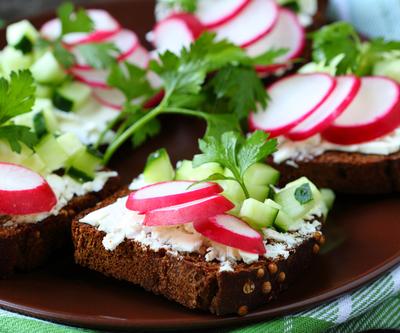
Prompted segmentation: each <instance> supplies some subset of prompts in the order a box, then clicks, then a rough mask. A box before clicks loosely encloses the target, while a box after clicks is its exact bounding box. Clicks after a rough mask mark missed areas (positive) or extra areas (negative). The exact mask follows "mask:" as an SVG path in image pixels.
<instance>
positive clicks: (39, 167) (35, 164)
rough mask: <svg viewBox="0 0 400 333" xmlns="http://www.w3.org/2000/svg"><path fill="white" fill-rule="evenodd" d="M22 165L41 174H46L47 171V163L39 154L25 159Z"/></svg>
mask: <svg viewBox="0 0 400 333" xmlns="http://www.w3.org/2000/svg"><path fill="white" fill-rule="evenodd" d="M22 165H23V166H25V167H27V168H29V169H31V170H33V171H36V172H38V173H40V174H45V171H46V165H45V164H44V162H43V160H42V159H41V158H40V157H39V155H38V154H32V155H31V156H29V157H27V158H26V159H24V160H23V161H22Z"/></svg>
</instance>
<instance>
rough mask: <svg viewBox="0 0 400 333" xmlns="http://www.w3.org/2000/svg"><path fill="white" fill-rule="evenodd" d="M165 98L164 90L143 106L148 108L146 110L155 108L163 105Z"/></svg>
mask: <svg viewBox="0 0 400 333" xmlns="http://www.w3.org/2000/svg"><path fill="white" fill-rule="evenodd" d="M164 96H165V91H164V89H162V90H160V91H159V92H158V93H157V94H155V95H154V96H153V97H151V98H150V99H148V100H147V101H146V102H145V103H144V104H143V106H144V108H146V109H152V108H155V107H156V106H157V105H158V104H160V103H161V101H162V100H163V98H164Z"/></svg>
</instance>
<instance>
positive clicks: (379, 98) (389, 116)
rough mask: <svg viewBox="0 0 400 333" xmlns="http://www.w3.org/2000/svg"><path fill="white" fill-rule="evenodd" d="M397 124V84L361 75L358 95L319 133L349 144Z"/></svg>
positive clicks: (399, 106)
mask: <svg viewBox="0 0 400 333" xmlns="http://www.w3.org/2000/svg"><path fill="white" fill-rule="evenodd" d="M399 126H400V86H399V85H398V84H397V82H395V81H393V80H391V79H388V78H385V77H363V78H362V79H361V88H360V90H359V91H358V94H357V96H356V97H355V98H354V100H353V101H352V103H351V104H350V105H349V106H348V108H347V109H346V110H345V111H344V112H343V114H342V115H341V116H340V117H338V118H337V119H336V120H335V121H334V122H333V124H332V125H331V126H330V127H329V128H328V129H327V130H326V131H324V132H323V133H322V136H323V138H324V139H326V140H327V141H330V142H332V143H336V144H340V145H352V144H358V143H363V142H368V141H372V140H375V139H378V138H380V137H382V136H385V135H387V134H390V133H391V132H393V131H394V130H395V129H396V128H398V127H399Z"/></svg>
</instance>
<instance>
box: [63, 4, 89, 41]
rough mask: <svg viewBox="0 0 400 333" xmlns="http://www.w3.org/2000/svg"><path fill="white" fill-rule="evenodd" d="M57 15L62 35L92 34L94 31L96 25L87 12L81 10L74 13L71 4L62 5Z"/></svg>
mask: <svg viewBox="0 0 400 333" xmlns="http://www.w3.org/2000/svg"><path fill="white" fill-rule="evenodd" d="M57 15H58V18H59V19H60V22H61V35H62V36H63V35H65V34H68V33H71V32H91V31H93V30H94V23H93V21H92V19H91V18H90V17H89V16H88V14H87V13H86V11H85V10H84V9H82V8H79V9H78V10H77V11H74V5H73V4H72V3H71V2H66V3H64V4H62V5H61V6H60V7H59V8H58V9H57Z"/></svg>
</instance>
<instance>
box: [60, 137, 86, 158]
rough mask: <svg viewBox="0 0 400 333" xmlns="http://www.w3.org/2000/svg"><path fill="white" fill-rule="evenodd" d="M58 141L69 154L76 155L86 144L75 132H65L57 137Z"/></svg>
mask: <svg viewBox="0 0 400 333" xmlns="http://www.w3.org/2000/svg"><path fill="white" fill-rule="evenodd" d="M57 141H58V143H59V144H60V145H61V147H63V149H64V150H65V152H66V153H67V155H68V156H74V155H75V154H76V153H77V152H78V151H80V150H81V149H82V148H83V147H84V145H83V144H82V143H81V141H80V140H79V138H78V137H77V136H76V134H74V133H71V132H69V133H65V134H63V135H61V136H59V137H58V138H57Z"/></svg>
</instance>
